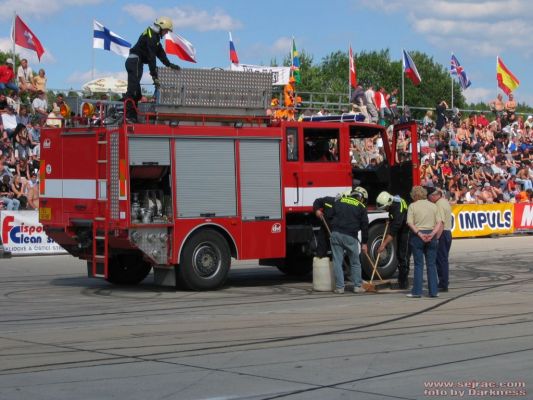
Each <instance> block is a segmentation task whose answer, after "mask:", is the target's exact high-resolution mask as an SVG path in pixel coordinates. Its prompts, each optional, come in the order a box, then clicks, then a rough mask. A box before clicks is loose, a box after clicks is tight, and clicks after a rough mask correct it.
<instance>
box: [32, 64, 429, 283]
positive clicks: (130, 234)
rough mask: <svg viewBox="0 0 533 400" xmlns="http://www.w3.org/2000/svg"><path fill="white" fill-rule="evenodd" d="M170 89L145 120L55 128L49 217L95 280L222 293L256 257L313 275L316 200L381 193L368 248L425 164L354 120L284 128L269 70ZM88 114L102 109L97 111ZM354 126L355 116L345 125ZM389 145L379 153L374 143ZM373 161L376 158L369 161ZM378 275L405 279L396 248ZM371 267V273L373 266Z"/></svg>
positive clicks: (47, 186)
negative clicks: (401, 154) (392, 198)
mask: <svg viewBox="0 0 533 400" xmlns="http://www.w3.org/2000/svg"><path fill="white" fill-rule="evenodd" d="M159 76H160V78H161V80H162V89H161V92H160V93H159V94H158V96H157V101H156V102H155V103H146V104H143V105H141V106H142V107H144V109H143V110H142V111H143V115H144V117H145V120H144V121H143V123H137V124H128V123H125V122H124V121H123V119H122V118H115V119H113V118H112V117H113V115H116V114H113V113H116V106H117V105H116V104H110V103H105V102H102V103H100V104H98V108H99V110H100V114H99V117H98V119H96V120H95V121H96V122H95V121H93V122H91V121H89V120H87V121H86V123H80V120H83V118H82V119H80V120H77V121H66V123H65V124H64V125H65V126H63V127H61V128H47V129H43V132H42V134H41V136H42V151H41V172H40V181H41V186H40V190H41V199H40V201H41V208H40V210H39V215H40V221H41V223H42V224H43V226H44V229H45V231H46V232H47V234H48V235H49V236H50V237H52V238H53V239H54V240H55V241H56V242H57V243H59V244H60V245H61V246H63V248H65V249H66V250H67V251H68V252H69V253H70V254H72V255H73V256H76V257H79V258H81V259H85V260H87V271H88V275H89V276H91V277H101V278H104V279H107V280H108V281H110V282H112V283H115V284H137V283H139V282H141V281H143V280H144V279H145V278H146V277H147V275H148V274H149V272H150V271H151V270H152V268H153V271H154V281H155V283H156V284H160V285H168V286H177V285H178V286H182V287H185V288H188V289H193V290H209V289H216V288H219V287H221V286H222V285H223V284H224V282H225V281H226V278H227V276H228V272H229V269H230V265H231V259H232V258H234V259H258V260H259V263H260V264H262V265H273V266H276V267H278V268H279V269H280V270H281V271H283V272H285V273H287V274H306V273H308V272H309V271H310V270H311V268H312V257H313V250H314V243H315V235H314V233H315V231H316V230H317V229H318V228H319V226H320V221H318V220H317V219H316V217H315V216H314V213H313V210H312V204H313V201H314V200H315V199H316V198H318V197H323V196H335V195H337V194H338V193H341V192H344V191H346V190H349V189H351V188H352V185H353V184H354V182H356V183H357V184H358V185H360V186H363V187H364V188H365V189H367V191H368V192H369V219H370V239H369V251H370V252H371V254H375V251H376V249H377V247H379V244H380V242H381V238H382V235H383V227H384V222H385V221H386V219H387V218H388V215H387V213H385V212H380V211H377V210H375V208H372V205H373V204H374V202H375V199H376V196H377V194H378V193H379V192H380V191H381V190H389V191H390V192H391V193H395V194H400V195H402V196H403V197H404V198H407V194H408V192H409V190H410V188H411V186H412V184H413V182H415V183H416V180H417V179H418V172H417V171H418V169H417V165H418V159H417V154H416V146H414V147H415V151H414V152H413V155H412V158H411V159H406V160H402V161H401V162H399V161H400V160H398V159H397V157H396V142H397V137H398V135H399V134H404V132H408V135H410V136H411V140H412V141H413V142H414V143H416V142H417V141H416V140H417V139H416V126H415V125H414V124H404V125H401V126H397V127H395V128H394V130H393V132H392V135H388V134H387V131H386V130H385V128H384V127H382V126H380V125H375V124H367V123H361V122H357V121H355V118H354V117H353V116H351V117H350V116H347V117H346V116H345V117H342V120H341V119H336V120H333V121H331V120H330V121H328V120H322V119H318V120H317V119H314V120H309V121H302V122H280V121H277V122H276V121H272V120H270V119H269V118H268V117H267V116H266V115H267V113H266V109H267V107H268V105H269V103H270V98H271V80H272V77H271V76H270V75H269V74H259V73H243V72H234V71H209V70H187V69H185V70H181V71H177V72H176V71H172V70H169V69H166V68H161V69H160V72H159ZM87 108H90V107H87ZM345 119H350V120H348V121H347V120H345ZM376 138H379V140H378V141H377V142H378V143H382V145H381V146H379V148H377V149H376V148H371V145H370V144H371V143H372V144H373V143H374V141H375V140H374V139H376ZM372 155H374V160H373V161H372V160H370V161H371V162H370V163H368V162H367V161H368V160H364V159H363V158H364V157H371V156H372ZM380 260H381V261H380V265H379V268H380V273H381V275H382V276H383V277H389V276H391V275H392V274H393V273H394V269H395V251H394V246H393V245H389V247H388V249H387V251H386V252H385V254H383V255H382V258H381V259H380ZM362 261H363V269H364V271H366V272H367V273H368V271H369V270H370V269H371V266H370V264H369V262H368V261H367V260H365V259H363V260H362Z"/></svg>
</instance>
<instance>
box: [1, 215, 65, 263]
mask: <svg viewBox="0 0 533 400" xmlns="http://www.w3.org/2000/svg"><path fill="white" fill-rule="evenodd" d="M38 215H39V214H38V212H37V211H2V212H0V227H1V228H2V230H1V234H2V243H3V245H4V248H5V249H6V250H8V251H11V252H12V253H13V255H30V254H60V253H65V250H64V249H63V248H62V247H61V246H59V245H58V244H57V243H55V242H54V241H53V240H52V239H51V238H49V237H48V236H47V235H46V233H44V230H43V226H42V225H41V224H40V223H39V218H38Z"/></svg>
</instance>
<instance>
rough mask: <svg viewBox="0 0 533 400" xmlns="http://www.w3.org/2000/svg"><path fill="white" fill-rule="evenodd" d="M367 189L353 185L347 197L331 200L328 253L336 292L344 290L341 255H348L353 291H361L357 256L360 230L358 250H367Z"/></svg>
mask: <svg viewBox="0 0 533 400" xmlns="http://www.w3.org/2000/svg"><path fill="white" fill-rule="evenodd" d="M364 194H366V196H368V194H367V193H366V190H365V189H363V188H361V187H356V188H355V189H354V190H353V191H352V192H351V193H350V195H349V196H343V197H341V198H339V199H338V200H336V201H335V203H333V210H332V215H331V238H330V240H331V253H332V254H333V270H334V272H335V290H334V292H335V293H338V294H341V293H344V274H343V271H342V263H343V260H344V255H345V254H346V255H347V256H348V259H349V262H350V269H351V277H352V281H353V284H354V288H353V291H354V293H362V292H364V289H363V288H362V287H361V283H362V279H361V261H360V259H359V241H358V239H357V236H358V234H359V231H361V251H362V252H364V253H366V252H367V251H368V248H367V241H368V213H367V210H366V206H365V204H364V201H363V196H364Z"/></svg>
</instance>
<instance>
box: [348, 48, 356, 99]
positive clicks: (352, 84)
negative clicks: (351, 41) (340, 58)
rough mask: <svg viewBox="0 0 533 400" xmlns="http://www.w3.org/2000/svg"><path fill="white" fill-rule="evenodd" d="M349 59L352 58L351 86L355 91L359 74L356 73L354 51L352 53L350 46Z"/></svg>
mask: <svg viewBox="0 0 533 400" xmlns="http://www.w3.org/2000/svg"><path fill="white" fill-rule="evenodd" d="M349 57H350V86H351V87H353V88H354V89H355V88H356V87H357V73H356V72H355V61H354V59H353V51H352V46H351V45H350V51H349Z"/></svg>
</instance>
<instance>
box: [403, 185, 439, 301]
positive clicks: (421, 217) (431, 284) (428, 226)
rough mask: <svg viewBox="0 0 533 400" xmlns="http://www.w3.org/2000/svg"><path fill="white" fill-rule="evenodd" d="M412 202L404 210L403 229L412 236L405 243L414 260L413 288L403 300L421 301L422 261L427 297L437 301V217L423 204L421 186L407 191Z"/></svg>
mask: <svg viewBox="0 0 533 400" xmlns="http://www.w3.org/2000/svg"><path fill="white" fill-rule="evenodd" d="M411 197H412V199H413V202H412V203H411V204H410V205H409V208H408V209H407V225H408V226H409V229H411V232H412V233H413V234H412V235H411V237H410V239H409V245H410V248H411V252H412V253H413V260H414V265H415V268H414V277H413V288H412V290H411V293H410V294H408V295H407V297H413V298H420V297H422V284H423V280H424V279H423V277H424V276H423V275H424V259H425V264H426V269H427V281H428V294H429V297H438V296H439V294H438V288H437V286H438V282H437V280H438V278H437V267H436V265H435V263H436V258H437V245H438V241H437V233H438V232H439V231H440V230H441V226H442V221H441V220H439V219H438V217H437V215H438V214H437V206H436V205H435V204H433V203H432V202H430V201H428V200H427V191H426V189H424V188H423V187H422V186H414V187H413V189H412V190H411Z"/></svg>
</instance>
